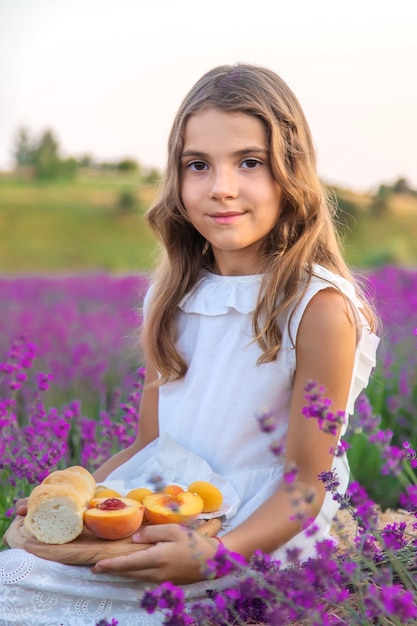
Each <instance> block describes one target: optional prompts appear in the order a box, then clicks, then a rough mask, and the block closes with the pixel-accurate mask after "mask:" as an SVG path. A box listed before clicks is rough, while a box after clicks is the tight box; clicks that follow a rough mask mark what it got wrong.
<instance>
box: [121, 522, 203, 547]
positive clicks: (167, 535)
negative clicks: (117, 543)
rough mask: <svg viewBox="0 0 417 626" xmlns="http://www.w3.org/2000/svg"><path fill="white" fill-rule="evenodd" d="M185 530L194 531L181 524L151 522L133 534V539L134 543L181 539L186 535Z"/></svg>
mask: <svg viewBox="0 0 417 626" xmlns="http://www.w3.org/2000/svg"><path fill="white" fill-rule="evenodd" d="M184 531H185V532H187V533H192V530H190V529H189V528H184V527H183V526H179V524H149V526H142V527H141V528H140V530H139V531H138V532H136V533H135V534H134V535H133V536H132V541H133V542H134V543H158V542H160V541H179V540H180V539H181V538H182V537H184V536H185V535H184ZM190 536H192V535H190Z"/></svg>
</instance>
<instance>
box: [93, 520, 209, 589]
mask: <svg viewBox="0 0 417 626" xmlns="http://www.w3.org/2000/svg"><path fill="white" fill-rule="evenodd" d="M132 540H133V542H135V543H149V544H152V545H151V546H150V547H149V548H146V549H144V550H137V551H136V552H132V553H131V554H129V555H126V556H116V557H113V558H110V559H102V560H101V561H99V562H98V563H96V565H95V566H94V567H93V568H92V571H93V572H95V573H103V574H117V575H119V576H126V577H127V578H133V579H135V580H140V581H147V582H153V583H161V582H164V581H168V580H169V581H171V582H172V583H175V584H189V583H193V582H197V581H199V580H204V579H205V578H207V576H206V575H205V567H206V561H207V559H210V558H212V557H213V556H214V554H215V553H216V550H217V547H218V545H219V544H218V542H217V541H216V540H215V539H212V538H210V537H206V536H205V535H201V534H200V533H198V532H196V531H193V530H191V529H189V528H184V527H182V526H179V525H178V524H161V525H152V526H145V527H144V528H142V529H141V530H140V532H138V533H135V534H134V535H133V537H132Z"/></svg>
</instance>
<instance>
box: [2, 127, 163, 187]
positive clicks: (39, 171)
mask: <svg viewBox="0 0 417 626" xmlns="http://www.w3.org/2000/svg"><path fill="white" fill-rule="evenodd" d="M13 156H14V162H15V169H16V171H17V173H20V174H22V175H24V176H25V177H30V178H35V179H38V180H44V181H48V180H50V181H52V180H57V179H65V180H71V179H73V178H74V177H75V175H76V174H77V171H78V170H79V169H80V168H90V169H95V170H98V171H103V172H105V171H114V172H131V173H136V174H137V175H138V177H139V178H140V180H141V182H143V183H144V184H156V183H158V182H159V180H160V176H161V174H160V172H159V170H158V169H157V168H149V169H146V168H143V167H142V166H141V165H140V163H139V162H138V161H137V160H136V159H133V158H127V157H126V158H123V159H120V160H115V161H106V162H100V161H96V160H95V159H94V158H93V157H92V156H91V155H89V154H86V155H83V156H82V157H79V158H76V157H67V158H63V157H62V155H61V150H60V147H59V142H58V140H57V138H56V136H55V134H54V132H53V131H52V130H51V129H47V130H45V131H44V132H42V133H41V134H40V135H39V136H38V137H36V136H35V137H34V136H32V135H31V134H30V132H29V130H28V129H27V128H24V127H22V128H20V129H19V130H18V133H17V137H16V141H15V147H14V150H13Z"/></svg>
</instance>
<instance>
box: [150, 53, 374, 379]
mask: <svg viewBox="0 0 417 626" xmlns="http://www.w3.org/2000/svg"><path fill="white" fill-rule="evenodd" d="M208 108H217V109H221V110H222V111H230V112H239V113H246V114H249V115H254V116H256V117H257V118H258V119H259V120H261V121H262V123H263V124H264V125H265V128H266V130H267V138H268V143H269V150H270V167H271V171H272V174H273V176H274V178H275V180H276V181H277V183H278V185H279V186H280V187H281V190H282V201H281V208H280V216H279V220H278V223H277V224H276V226H275V227H274V228H273V229H272V231H271V232H270V233H269V234H268V235H267V236H266V237H265V240H264V246H263V252H264V264H263V280H262V285H261V289H260V293H259V298H258V302H257V305H256V308H255V310H254V313H253V334H254V340H255V341H257V343H258V344H259V346H260V348H261V349H262V355H261V357H260V358H259V361H258V362H259V363H265V362H270V361H273V360H274V359H275V358H276V356H277V353H278V351H279V349H280V346H281V339H282V331H281V329H280V327H279V324H278V318H279V317H280V315H281V314H282V313H284V312H285V311H286V310H287V309H288V307H290V306H294V308H295V306H296V304H297V302H298V300H300V299H301V297H302V293H301V294H300V285H301V284H303V285H304V289H306V288H307V285H308V280H310V278H311V276H312V275H313V264H314V263H318V264H321V265H323V266H325V267H326V268H328V269H329V270H332V271H333V272H335V273H336V274H338V275H340V276H343V277H344V278H346V279H347V280H349V281H351V282H352V283H355V286H356V287H357V289H358V291H359V294H360V295H361V294H362V291H361V289H360V288H359V285H358V284H357V282H356V281H355V280H354V278H353V276H352V274H351V272H350V271H349V269H348V267H347V265H346V263H345V261H344V260H343V257H342V254H341V252H340V245H339V239H338V235H337V231H336V228H335V225H334V222H333V216H334V208H333V206H332V203H331V202H330V200H329V199H328V198H327V197H326V193H325V191H324V188H323V186H322V185H321V183H320V181H319V178H318V175H317V166H316V155H315V150H314V146H313V142H312V138H311V133H310V129H309V126H308V123H307V121H306V118H305V116H304V113H303V111H302V109H301V106H300V104H299V103H298V101H297V98H296V97H295V95H294V94H293V92H292V91H291V90H290V89H289V87H288V86H287V85H286V83H285V82H284V81H283V80H282V79H281V78H280V77H279V76H278V75H277V74H275V73H274V72H273V71H271V70H269V69H267V68H264V67H260V66H254V65H246V64H237V65H222V66H219V67H216V68H214V69H212V70H210V71H209V72H207V73H206V74H204V76H202V77H201V78H200V80H198V81H197V83H196V84H195V85H194V86H193V87H192V89H191V90H190V92H189V93H188V94H187V96H186V97H185V99H184V100H183V102H182V104H181V105H180V108H179V110H178V113H177V115H176V117H175V120H174V123H173V126H172V129H171V132H170V136H169V141H168V161H167V168H166V172H165V178H164V182H163V185H162V190H161V194H160V197H159V199H158V200H157V201H156V202H155V203H154V204H153V206H151V207H150V209H149V210H148V212H147V215H146V217H147V220H148V224H149V225H150V227H151V229H152V231H153V232H154V233H155V234H156V235H157V237H158V238H159V240H160V242H161V243H162V247H163V256H162V258H161V261H160V264H159V267H158V268H157V270H156V273H155V276H154V288H153V294H152V298H151V302H150V307H149V312H148V318H147V323H146V326H145V329H144V342H145V345H146V349H147V353H148V356H149V357H150V358H151V360H152V362H153V363H154V365H155V367H156V368H157V370H158V371H159V373H160V381H159V382H160V383H164V382H167V381H170V380H176V379H179V378H181V377H183V376H184V375H185V373H186V371H187V364H186V363H185V361H184V359H183V358H182V357H181V355H180V354H179V352H178V351H177V349H176V346H175V341H176V313H177V307H178V303H179V302H180V300H181V299H182V298H183V296H184V295H185V294H186V293H187V292H188V291H189V290H190V289H191V288H192V287H193V286H194V284H195V283H196V281H197V279H198V277H199V274H200V272H201V269H202V268H204V267H210V264H211V263H212V262H213V260H214V259H213V257H212V253H211V248H210V247H207V245H206V240H205V239H204V237H203V236H202V235H201V234H200V233H199V232H198V231H197V230H196V229H195V228H194V226H193V225H192V224H191V223H190V221H189V220H188V217H187V212H186V209H185V207H184V205H183V202H182V199H181V154H182V151H183V146H184V132H185V125H186V123H187V121H188V120H189V118H190V117H191V116H192V115H194V114H196V113H197V112H200V111H202V110H205V109H208ZM306 276H307V281H306ZM278 295H279V296H280V297H279V299H278ZM362 297H363V294H362ZM363 300H364V308H365V309H366V310H367V311H368V318H369V321H370V322H371V323H373V314H372V310H371V309H370V307H369V306H367V305H366V304H365V298H364V297H363Z"/></svg>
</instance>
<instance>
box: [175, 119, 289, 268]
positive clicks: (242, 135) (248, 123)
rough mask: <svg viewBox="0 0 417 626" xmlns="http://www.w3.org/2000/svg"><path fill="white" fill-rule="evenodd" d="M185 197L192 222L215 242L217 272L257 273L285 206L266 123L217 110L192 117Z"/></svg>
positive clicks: (187, 139)
mask: <svg viewBox="0 0 417 626" xmlns="http://www.w3.org/2000/svg"><path fill="white" fill-rule="evenodd" d="M181 194H182V201H183V203H184V206H185V208H186V210H187V213H188V217H189V220H190V222H191V223H192V224H193V226H194V227H195V228H196V229H197V230H198V231H199V233H201V235H203V237H205V238H206V239H207V241H209V242H210V243H211V246H212V250H213V254H214V258H215V262H216V266H217V267H216V268H215V269H216V270H217V271H218V272H220V273H221V274H225V275H228V274H230V275H232V274H237V275H238V274H252V273H255V272H256V271H257V268H258V267H259V260H260V258H261V247H262V240H263V239H264V237H265V235H267V234H268V233H269V232H270V231H271V229H272V228H273V227H274V226H275V224H276V223H277V221H278V218H279V215H280V202H281V189H280V187H279V185H278V184H277V183H276V181H275V180H274V178H273V176H272V172H271V168H270V165H269V149H268V141H267V134H266V130H265V127H264V125H263V124H262V122H261V121H260V120H259V119H258V118H256V117H255V116H253V115H247V114H245V113H228V112H225V111H222V110H220V109H216V108H211V109H207V110H205V111H202V112H201V113H198V114H195V115H193V116H192V117H191V118H190V119H189V120H188V122H187V124H186V126H185V136H184V149H183V155H182V175H181Z"/></svg>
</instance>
